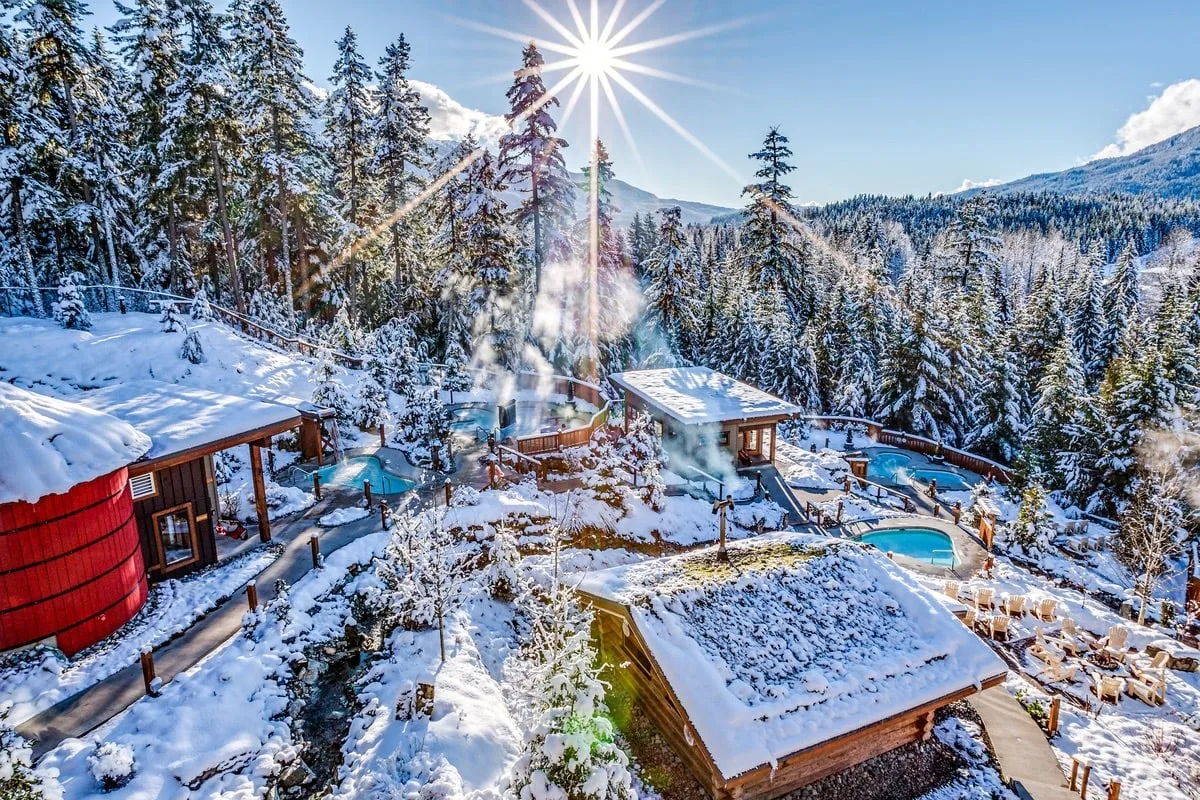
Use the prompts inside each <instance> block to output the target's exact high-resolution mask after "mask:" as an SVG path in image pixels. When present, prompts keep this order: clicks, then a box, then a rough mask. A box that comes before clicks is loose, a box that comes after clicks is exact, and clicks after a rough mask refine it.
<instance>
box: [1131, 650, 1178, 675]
mask: <svg viewBox="0 0 1200 800" xmlns="http://www.w3.org/2000/svg"><path fill="white" fill-rule="evenodd" d="M1169 663H1171V654H1170V653H1168V652H1167V651H1166V650H1159V651H1158V654H1157V655H1156V656H1154V658H1146V657H1145V656H1138V657H1136V658H1132V659H1130V661H1129V671H1130V672H1132V673H1133V675H1134V677H1135V678H1139V679H1147V678H1150V677H1153V676H1154V675H1159V676H1161V675H1162V674H1163V670H1165V669H1166V668H1167V664H1169Z"/></svg>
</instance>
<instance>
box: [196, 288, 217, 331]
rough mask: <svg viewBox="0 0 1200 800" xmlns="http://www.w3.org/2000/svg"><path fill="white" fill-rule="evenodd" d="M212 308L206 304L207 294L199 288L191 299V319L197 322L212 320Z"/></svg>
mask: <svg viewBox="0 0 1200 800" xmlns="http://www.w3.org/2000/svg"><path fill="white" fill-rule="evenodd" d="M212 316H213V312H212V306H211V305H210V304H209V302H208V292H207V291H205V289H204V287H203V286H201V287H200V288H199V289H197V290H196V296H195V297H193V298H192V319H194V320H196V321H197V322H207V321H208V320H210V319H212Z"/></svg>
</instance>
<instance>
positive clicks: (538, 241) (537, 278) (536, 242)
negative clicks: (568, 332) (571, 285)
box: [529, 157, 545, 305]
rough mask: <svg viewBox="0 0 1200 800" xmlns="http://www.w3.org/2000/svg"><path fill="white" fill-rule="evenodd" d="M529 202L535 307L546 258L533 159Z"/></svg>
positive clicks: (540, 206) (540, 205) (535, 165)
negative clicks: (530, 207) (531, 222)
mask: <svg viewBox="0 0 1200 800" xmlns="http://www.w3.org/2000/svg"><path fill="white" fill-rule="evenodd" d="M529 187H530V194H529V201H530V204H531V205H532V207H533V305H536V304H537V296H538V295H539V294H540V293H541V291H542V260H543V259H544V257H545V252H544V248H543V246H542V204H541V201H539V200H538V175H537V158H536V157H535V158H534V159H533V169H532V170H530V172H529Z"/></svg>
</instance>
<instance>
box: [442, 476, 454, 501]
mask: <svg viewBox="0 0 1200 800" xmlns="http://www.w3.org/2000/svg"><path fill="white" fill-rule="evenodd" d="M442 488H443V489H444V490H445V492H446V507H447V508H448V507H449V506H450V496H451V495H452V494H453V493H454V488H453V487H452V486H451V485H450V479H449V478H446V480H445V482H443V483H442Z"/></svg>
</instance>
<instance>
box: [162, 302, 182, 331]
mask: <svg viewBox="0 0 1200 800" xmlns="http://www.w3.org/2000/svg"><path fill="white" fill-rule="evenodd" d="M158 322H159V325H160V326H161V327H162V331H163V333H176V332H178V331H181V330H183V328H184V325H183V320H181V319H180V318H179V309H178V308H176V307H175V304H174V303H172V302H170V301H164V302H163V312H162V316H161V317H159V318H158Z"/></svg>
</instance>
